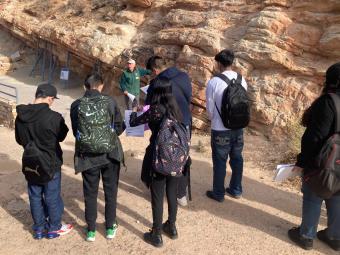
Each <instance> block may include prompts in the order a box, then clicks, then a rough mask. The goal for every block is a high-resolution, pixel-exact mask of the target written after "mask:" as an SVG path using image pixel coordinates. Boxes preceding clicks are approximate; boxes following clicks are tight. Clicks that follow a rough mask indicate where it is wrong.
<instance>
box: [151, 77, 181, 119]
mask: <svg viewBox="0 0 340 255" xmlns="http://www.w3.org/2000/svg"><path fill="white" fill-rule="evenodd" d="M151 105H159V106H162V107H163V108H164V109H165V115H166V116H167V117H168V118H171V119H175V120H177V121H179V122H182V118H183V117H182V113H181V111H180V109H179V107H178V104H177V102H176V100H175V98H174V96H173V94H172V83H171V81H170V80H169V79H167V78H165V77H157V78H156V79H155V83H154V90H153V94H152V99H151Z"/></svg>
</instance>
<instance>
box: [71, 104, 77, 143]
mask: <svg viewBox="0 0 340 255" xmlns="http://www.w3.org/2000/svg"><path fill="white" fill-rule="evenodd" d="M78 107H79V100H77V101H75V102H73V103H72V104H71V110H70V118H71V125H72V132H73V136H74V137H77V131H78Z"/></svg>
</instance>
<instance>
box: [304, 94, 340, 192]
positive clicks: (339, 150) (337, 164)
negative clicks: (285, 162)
mask: <svg viewBox="0 0 340 255" xmlns="http://www.w3.org/2000/svg"><path fill="white" fill-rule="evenodd" d="M329 95H330V97H331V98H332V100H333V103H334V105H335V109H336V115H335V132H334V134H333V135H332V136H331V137H330V138H328V139H327V141H326V142H325V143H324V144H323V146H322V148H321V150H320V152H319V154H318V156H317V157H316V162H315V166H316V167H315V168H316V169H314V170H313V171H312V172H311V173H310V174H307V175H306V176H304V181H305V182H306V183H307V185H308V186H309V187H310V188H311V190H313V191H314V192H315V193H316V194H317V195H318V196H319V197H321V198H324V199H327V198H330V197H331V196H333V195H334V194H335V193H337V192H340V118H339V115H340V98H339V96H338V95H336V94H329Z"/></svg>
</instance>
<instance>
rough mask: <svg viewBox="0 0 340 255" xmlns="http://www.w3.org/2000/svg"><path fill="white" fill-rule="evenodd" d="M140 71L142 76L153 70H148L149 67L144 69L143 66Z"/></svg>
mask: <svg viewBox="0 0 340 255" xmlns="http://www.w3.org/2000/svg"><path fill="white" fill-rule="evenodd" d="M138 72H139V75H140V76H141V77H143V76H145V75H150V74H151V73H152V71H151V70H148V69H143V68H138Z"/></svg>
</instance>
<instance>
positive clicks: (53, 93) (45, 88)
mask: <svg viewBox="0 0 340 255" xmlns="http://www.w3.org/2000/svg"><path fill="white" fill-rule="evenodd" d="M39 97H53V98H55V99H59V98H58V97H57V89H56V87H54V86H53V85H51V84H50V83H42V84H39V85H38V88H37V91H36V92H35V98H39Z"/></svg>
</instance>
